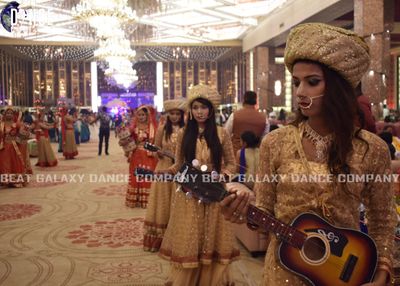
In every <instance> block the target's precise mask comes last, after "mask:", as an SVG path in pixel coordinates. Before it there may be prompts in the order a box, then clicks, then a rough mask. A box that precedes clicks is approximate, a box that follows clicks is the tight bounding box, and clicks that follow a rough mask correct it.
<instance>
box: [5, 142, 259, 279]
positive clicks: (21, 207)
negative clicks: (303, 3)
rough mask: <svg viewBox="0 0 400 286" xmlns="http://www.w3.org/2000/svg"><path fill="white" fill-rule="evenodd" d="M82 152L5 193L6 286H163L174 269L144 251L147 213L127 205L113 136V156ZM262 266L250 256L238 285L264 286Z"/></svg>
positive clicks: (237, 268) (237, 266)
mask: <svg viewBox="0 0 400 286" xmlns="http://www.w3.org/2000/svg"><path fill="white" fill-rule="evenodd" d="M56 148H57V147H56V145H55V144H54V145H53V149H54V150H57V149H56ZM78 150H79V156H78V157H77V159H75V160H69V161H66V160H64V159H63V158H62V157H61V155H60V154H58V155H57V156H58V158H59V165H58V166H57V167H54V168H49V169H47V168H39V167H34V173H35V174H34V176H33V177H32V181H31V182H30V184H29V187H27V188H22V189H9V188H8V189H6V188H0V245H1V247H0V285H7V286H14V285H15V286H20V285H31V286H33V285H35V286H36V285H49V286H50V285H51V286H54V285H77V286H78V285H87V286H92V285H93V286H94V285H163V281H164V280H165V278H166V275H167V273H168V267H169V265H168V263H167V262H166V261H164V260H162V259H160V258H159V257H158V256H157V255H156V254H154V253H148V252H144V251H142V225H143V217H144V212H145V211H144V210H142V209H129V208H127V207H125V205H124V199H125V189H126V180H127V177H126V175H127V171H128V164H127V162H126V159H125V157H124V156H123V153H122V149H120V147H119V146H118V144H117V142H116V140H115V139H114V138H113V136H111V142H110V153H111V155H110V156H105V155H103V156H97V148H96V143H85V144H81V145H80V146H79V148H78ZM36 160H37V159H36V158H32V160H31V162H32V165H34V164H35V163H36ZM262 264H263V262H262V258H259V259H253V258H251V257H250V256H249V255H248V253H247V252H246V251H245V250H243V251H242V259H241V260H240V261H238V262H235V263H234V265H233V268H234V271H233V272H234V275H235V282H236V284H235V285H258V283H259V282H260V280H261V272H262Z"/></svg>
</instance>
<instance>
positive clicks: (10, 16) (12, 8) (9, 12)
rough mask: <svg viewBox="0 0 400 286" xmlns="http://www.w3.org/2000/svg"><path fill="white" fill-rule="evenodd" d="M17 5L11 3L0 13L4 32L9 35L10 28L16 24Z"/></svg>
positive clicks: (16, 3)
mask: <svg viewBox="0 0 400 286" xmlns="http://www.w3.org/2000/svg"><path fill="white" fill-rule="evenodd" d="M18 6H19V3H18V2H16V1H12V2H10V3H8V4H7V5H6V7H4V9H3V10H2V11H1V13H0V21H1V24H2V25H3V27H4V29H6V31H8V32H10V33H11V27H12V26H13V25H15V24H16V23H17V13H18V11H19V8H18Z"/></svg>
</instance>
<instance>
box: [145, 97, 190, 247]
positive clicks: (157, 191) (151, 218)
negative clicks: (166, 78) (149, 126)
mask: <svg viewBox="0 0 400 286" xmlns="http://www.w3.org/2000/svg"><path fill="white" fill-rule="evenodd" d="M185 107H186V106H185V101H183V100H181V99H171V100H167V101H165V102H164V110H165V112H166V113H167V118H166V122H165V124H161V125H160V126H159V127H158V129H157V132H156V136H155V141H154V144H155V145H156V146H157V147H159V148H160V151H158V152H157V156H158V163H157V166H156V169H155V171H158V170H165V169H167V168H169V167H171V166H172V164H173V162H174V160H173V159H172V158H171V157H174V156H175V149H176V143H177V142H176V139H177V136H178V132H179V130H180V129H181V128H182V127H183V126H184V125H185V121H184V115H185ZM175 189H176V185H175V183H173V182H163V181H162V182H153V183H152V184H151V189H150V195H149V204H148V207H147V210H146V216H145V219H144V238H143V249H144V250H145V251H152V252H155V251H158V250H159V249H160V246H161V242H162V239H163V237H164V232H165V230H166V228H167V225H168V221H169V216H170V207H171V200H172V198H173V195H174V194H175Z"/></svg>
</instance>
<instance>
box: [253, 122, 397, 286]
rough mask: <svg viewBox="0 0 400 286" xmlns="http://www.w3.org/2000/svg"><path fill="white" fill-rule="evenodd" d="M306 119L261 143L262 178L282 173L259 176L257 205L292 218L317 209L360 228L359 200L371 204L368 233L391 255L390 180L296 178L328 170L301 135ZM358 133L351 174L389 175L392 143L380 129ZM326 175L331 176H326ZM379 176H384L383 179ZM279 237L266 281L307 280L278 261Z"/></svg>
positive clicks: (382, 257) (382, 254)
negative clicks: (314, 158)
mask: <svg viewBox="0 0 400 286" xmlns="http://www.w3.org/2000/svg"><path fill="white" fill-rule="evenodd" d="M302 130H303V124H300V126H299V127H295V126H291V125H289V126H286V127H283V128H279V129H277V130H275V131H273V132H271V133H269V134H268V135H267V136H266V137H265V138H264V140H263V141H262V144H261V147H260V169H259V172H258V178H266V177H269V178H271V177H272V176H273V175H279V176H280V177H281V178H285V176H288V178H292V179H287V180H286V179H281V180H279V181H278V182H276V181H271V182H269V183H265V182H264V183H262V182H257V183H256V185H255V192H256V205H257V207H259V208H261V209H263V210H266V211H268V212H270V213H272V214H273V215H275V216H276V218H277V219H279V220H281V221H283V222H284V223H287V224H290V223H291V222H292V221H293V220H294V219H295V218H296V216H298V215H299V214H300V213H303V212H314V213H316V214H318V215H320V216H322V217H324V218H325V219H326V220H328V221H329V222H331V223H332V224H334V225H335V226H337V227H346V228H352V229H357V230H358V229H359V212H358V207H359V205H360V202H361V201H362V202H364V203H365V204H366V206H367V212H368V218H369V235H370V236H371V237H372V238H373V239H374V241H375V243H376V245H377V249H378V258H379V261H386V262H390V261H392V255H393V242H394V241H393V231H394V226H395V213H394V207H393V191H392V184H391V183H390V182H389V183H388V182H386V183H385V182H376V181H375V182H368V183H362V182H355V183H347V190H345V189H344V188H343V186H342V184H340V183H335V182H334V180H332V181H329V180H326V182H324V183H321V182H302V181H301V180H300V181H297V182H295V181H294V180H293V178H294V177H293V175H294V174H299V175H303V174H304V175H307V176H309V175H318V174H321V175H326V176H327V175H329V174H330V173H329V171H328V166H327V164H326V163H317V162H313V161H308V160H307V159H306V155H305V153H304V150H303V147H302V144H301V138H302ZM359 135H360V137H361V138H362V139H364V140H365V141H366V142H368V145H369V147H368V148H367V145H366V144H365V142H363V141H361V140H359V139H357V138H354V139H353V152H352V153H351V154H350V155H349V160H348V164H349V166H350V172H351V174H358V175H363V174H374V175H390V174H391V169H390V157H389V152H388V148H387V146H386V144H385V142H383V141H382V140H381V139H380V138H378V137H377V136H376V135H374V134H372V133H370V132H368V131H365V130H361V132H360V133H359ZM326 178H327V177H326ZM378 181H379V180H378ZM278 246H279V241H278V240H277V239H276V237H275V236H274V235H272V239H271V243H270V244H269V247H268V250H267V255H266V258H265V268H264V282H263V285H268V286H277V285H291V286H297V285H308V284H307V282H306V281H305V280H303V279H302V278H300V277H299V276H297V275H295V274H293V273H291V272H289V271H288V270H286V269H285V268H283V267H282V266H281V265H280V263H279V258H278V255H277V249H278Z"/></svg>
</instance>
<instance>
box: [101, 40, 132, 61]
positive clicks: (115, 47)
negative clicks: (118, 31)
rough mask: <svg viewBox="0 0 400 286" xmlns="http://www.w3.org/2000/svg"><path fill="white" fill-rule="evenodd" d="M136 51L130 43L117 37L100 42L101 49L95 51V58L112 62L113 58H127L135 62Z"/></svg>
mask: <svg viewBox="0 0 400 286" xmlns="http://www.w3.org/2000/svg"><path fill="white" fill-rule="evenodd" d="M135 56H136V51H134V50H132V49H131V44H130V41H129V40H127V39H125V38H123V37H120V36H117V37H112V38H107V39H106V40H102V41H100V47H99V48H98V49H97V50H95V51H94V57H95V58H97V59H100V60H106V61H110V60H112V59H113V58H126V59H128V60H131V61H132V60H134V59H135Z"/></svg>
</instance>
